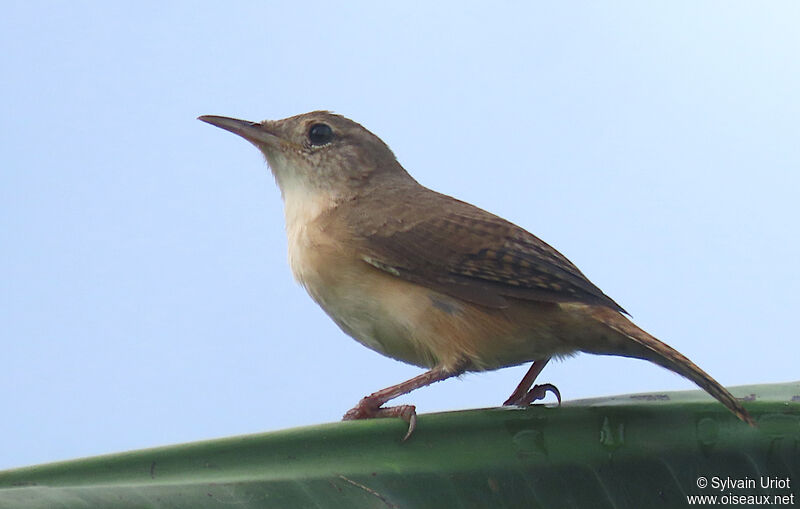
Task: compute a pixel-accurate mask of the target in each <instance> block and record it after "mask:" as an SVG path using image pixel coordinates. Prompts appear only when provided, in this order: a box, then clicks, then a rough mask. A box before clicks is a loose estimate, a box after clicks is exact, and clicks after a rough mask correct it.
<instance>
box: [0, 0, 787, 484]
mask: <svg viewBox="0 0 800 509" xmlns="http://www.w3.org/2000/svg"><path fill="white" fill-rule="evenodd" d="M294 5H297V7H289V6H288V3H286V5H277V6H270V5H268V4H266V3H264V2H223V3H211V2H207V3H203V2H171V3H170V2H135V3H132V4H130V3H129V4H125V5H122V4H118V3H114V2H103V3H101V2H66V3H65V2H12V3H6V4H5V5H4V9H3V16H2V20H0V47H1V48H2V51H0V69H2V79H0V118H2V120H1V121H0V129H1V130H2V131H1V132H0V342H1V343H0V346H1V347H2V350H1V351H2V353H1V354H0V355H2V357H1V358H2V366H3V367H2V369H1V370H0V387H2V391H3V401H4V405H3V406H4V409H5V411H4V412H2V415H3V416H2V419H0V451H2V452H0V468H6V467H14V466H21V465H25V464H31V463H40V462H46V461H52V460H59V459H68V458H74V457H79V456H86V455H94V454H100V453H107V452H116V451H123V450H128V449H135V448H142V447H149V446H156V445H163V444H171V443H179V442H188V441H194V440H198V439H205V438H213V437H222V436H230V435H236V434H243V433H253V432H260V431H267V430H275V429H281V428H286V427H293V426H300V425H306V424H315V423H321V422H328V421H333V420H337V419H339V418H340V417H341V415H342V414H343V413H344V412H345V411H346V410H347V409H349V408H350V407H351V406H353V405H354V404H355V403H356V402H357V401H358V399H359V398H360V397H362V396H363V395H365V394H367V393H369V392H372V391H373V390H376V389H380V388H382V387H385V386H387V385H390V384H393V383H396V382H400V381H402V380H404V379H406V378H409V377H411V376H413V375H415V374H417V373H419V372H420V370H419V369H418V368H414V367H411V366H406V365H402V364H400V363H398V362H396V361H393V360H390V359H386V358H383V357H380V356H379V355H378V354H375V353H373V352H372V351H369V350H367V349H365V348H363V347H362V346H360V345H359V344H357V343H356V342H355V341H353V340H351V339H350V338H348V337H347V336H345V335H344V334H343V333H342V332H340V331H339V330H338V329H337V327H336V326H335V325H334V324H333V323H332V322H330V321H329V320H328V318H327V317H326V316H325V315H324V313H323V312H322V311H321V310H320V309H318V308H317V307H316V305H315V304H314V303H313V302H312V301H311V300H310V299H309V298H308V297H307V296H306V294H305V292H304V291H303V290H302V289H301V288H300V287H299V286H297V285H296V284H295V283H294V282H293V281H292V278H291V275H290V272H289V268H288V265H287V262H286V241H285V238H284V232H283V216H282V206H281V203H280V195H279V193H278V191H277V189H276V187H275V185H274V183H273V180H272V177H271V176H270V174H269V171H268V169H267V167H266V165H265V164H264V163H263V160H262V157H261V156H260V155H259V154H258V152H257V151H256V150H255V149H254V148H252V147H251V146H250V145H249V144H247V143H245V142H244V141H242V140H241V139H238V138H237V137H235V136H233V135H231V134H229V133H226V132H223V131H221V130H219V129H215V128H213V127H211V126H209V125H206V124H203V123H201V122H198V121H197V120H195V117H197V116H198V115H201V114H217V115H227V116H236V117H241V118H247V119H251V120H261V119H264V118H282V117H286V116H289V115H294V114H297V113H302V112H305V111H309V110H314V109H330V110H334V111H336V112H338V113H342V114H344V115H346V116H348V117H351V118H353V119H355V120H357V121H359V122H361V123H362V124H363V125H365V126H366V127H367V128H368V129H370V130H372V131H373V132H375V133H376V134H378V135H379V136H381V137H382V138H383V139H384V140H385V141H386V142H387V143H388V144H389V145H390V146H391V147H392V148H393V150H394V151H395V153H396V154H397V156H398V158H399V160H400V161H401V163H403V164H404V165H405V167H406V168H407V169H408V170H409V171H410V172H411V173H412V174H413V175H414V176H415V177H416V178H417V179H418V180H420V181H421V182H422V183H424V184H426V185H428V186H430V187H433V188H434V189H437V190H439V191H442V192H445V193H447V194H451V195H454V196H457V197H459V198H461V199H465V200H468V201H471V202H473V203H476V204H477V205H480V206H482V207H484V208H486V209H489V210H491V211H492V212H495V213H497V214H500V215H502V216H504V217H506V218H508V219H510V220H512V221H514V222H516V223H517V224H519V225H521V226H523V227H525V228H526V229H528V230H530V231H531V232H533V233H535V234H537V235H538V236H540V237H541V238H543V239H544V240H546V241H547V242H549V243H550V244H552V245H554V246H555V247H556V248H558V249H559V250H561V251H562V252H563V253H564V254H565V255H567V256H568V257H569V258H570V259H571V260H572V261H573V262H575V263H576V264H577V265H578V266H579V267H580V268H581V269H582V270H583V271H584V272H585V273H586V274H587V275H588V276H589V277H590V278H591V279H592V280H593V281H594V283H596V284H597V285H598V286H600V287H601V288H602V289H603V290H604V291H605V292H606V293H608V294H609V295H611V296H612V297H613V298H614V299H615V300H617V301H618V302H619V303H620V304H621V305H622V306H624V307H625V308H626V309H627V310H628V311H630V312H631V314H632V315H633V317H634V319H635V320H636V322H637V323H639V324H640V325H641V326H642V327H644V328H646V329H648V330H649V331H650V332H652V333H653V334H655V335H656V336H658V337H660V338H661V339H663V340H664V341H666V342H668V343H669V344H671V345H673V346H674V347H676V348H677V349H678V350H680V351H681V352H683V353H684V354H686V355H687V356H689V357H690V358H691V359H693V360H694V361H695V362H696V363H697V364H699V365H700V366H701V367H703V368H704V369H705V370H707V371H708V372H710V373H711V374H712V375H713V376H714V377H715V378H717V379H718V380H719V381H720V382H721V383H723V384H725V385H737V384H751V383H761V382H782V381H790V380H797V379H798V378H800V376H799V375H798V368H797V359H798V358H800V346H799V343H798V339H797V338H798V337H797V333H796V332H795V329H794V324H795V322H796V317H797V309H798V293H799V292H800V284H799V283H798V281H800V278H799V277H798V276H799V275H800V274H799V272H800V271H799V270H798V259H800V241H798V232H797V223H798V217H799V216H800V213H799V212H800V206H798V191H799V190H800V177H798V170H800V148H798V147H800V121H799V120H798V119H800V95H799V94H798V90H800V57H798V55H800V32H798V30H797V27H798V26H800V7H798V4H797V3H796V2H770V3H753V2H694V1H692V2H688V1H686V2H662V3H658V4H653V3H650V2H647V3H643V2H628V3H626V2H613V3H611V2H609V3H599V2H585V3H580V2H578V3H574V2H570V3H569V5H568V6H567V5H566V4H561V3H559V4H555V3H552V2H550V3H543V2H540V3H525V4H523V3H521V2H518V3H500V4H498V5H496V6H493V7H491V8H489V7H487V6H486V5H485V3H481V4H478V3H469V4H465V3H463V2H452V3H447V2H442V3H437V5H436V6H430V5H428V4H427V3H419V4H416V5H414V4H405V5H398V4H397V3H394V4H392V5H388V4H384V3H381V4H380V5H379V4H376V3H373V2H363V3H352V4H347V5H342V3H340V2H337V3H332V2H314V1H305V2H302V3H299V4H294ZM525 369H526V367H517V368H512V369H506V370H502V371H499V372H494V373H490V374H481V375H468V376H466V377H465V378H464V379H463V380H461V381H457V380H453V381H448V382H444V383H441V384H437V385H436V386H434V387H431V388H427V389H423V390H421V391H419V392H417V393H413V394H412V395H410V396H409V397H406V398H404V399H403V401H407V402H413V403H415V404H417V406H418V410H419V411H420V412H421V413H425V412H432V411H439V410H446V409H461V408H474V407H486V406H495V405H498V404H500V403H501V402H502V401H503V400H504V399H505V398H506V397H507V396H508V394H509V393H510V391H511V390H512V389H513V388H514V386H515V385H516V383H517V382H518V379H519V378H520V377H521V376H522V374H523V373H524V371H525ZM541 380H542V381H547V382H552V383H554V384H556V385H557V386H558V387H559V388H560V389H561V392H562V394H563V395H564V397H565V398H567V399H574V398H582V397H589V396H600V395H608V394H615V393H625V392H642V391H651V390H675V389H691V388H693V387H694V386H693V385H692V384H691V383H690V382H688V381H686V380H683V379H681V378H680V377H678V376H676V375H673V374H671V373H669V372H667V371H665V370H663V369H661V368H659V367H656V366H653V365H650V364H648V363H645V362H642V361H636V360H629V359H620V358H611V357H595V356H588V355H581V356H578V357H576V358H572V359H569V360H567V361H565V362H560V363H555V364H551V365H550V366H548V367H547V369H546V370H545V371H544V373H543V374H542V375H541Z"/></svg>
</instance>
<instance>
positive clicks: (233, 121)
mask: <svg viewBox="0 0 800 509" xmlns="http://www.w3.org/2000/svg"><path fill="white" fill-rule="evenodd" d="M197 120H202V121H203V122H205V123H207V124H211V125H213V126H216V127H219V128H220V129H225V130H226V131H230V132H232V133H233V134H238V135H239V136H241V137H242V138H244V139H246V140H247V141H249V142H251V143H255V144H258V145H263V144H266V145H273V146H274V145H275V144H276V143H278V142H279V140H280V138H278V137H277V136H275V135H274V134H272V133H270V132H269V131H267V130H266V128H265V127H264V124H261V123H259V122H250V121H249V120H239V119H238V118H230V117H218V116H216V115H202V116H200V117H197Z"/></svg>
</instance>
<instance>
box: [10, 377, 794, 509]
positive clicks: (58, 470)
mask: <svg viewBox="0 0 800 509" xmlns="http://www.w3.org/2000/svg"><path fill="white" fill-rule="evenodd" d="M733 393H734V394H735V395H737V396H739V397H745V398H746V400H747V402H746V406H747V409H748V410H749V411H750V412H751V413H752V414H753V416H754V417H755V418H756V419H757V422H758V428H757V429H754V428H751V427H749V426H747V425H746V424H744V423H742V422H740V421H738V420H736V419H735V418H734V417H733V416H732V415H731V414H730V413H729V412H728V411H727V410H726V409H725V408H724V407H723V406H722V405H720V404H719V403H717V402H716V401H714V400H712V399H711V398H710V397H708V396H707V395H705V394H704V393H702V392H701V391H687V392H667V393H659V394H655V393H654V394H646V395H644V394H639V395H626V396H617V397H612V398H600V399H591V400H582V401H573V402H567V403H565V404H564V405H563V406H561V407H559V408H553V407H545V406H539V405H537V406H533V407H530V408H526V409H509V408H492V409H482V410H468V411H460V412H444V413H438V414H427V415H421V416H420V417H419V421H418V424H417V430H416V431H415V432H414V435H413V436H412V437H411V438H410V439H409V440H408V441H407V442H402V441H401V438H402V437H403V434H404V433H405V429H406V425H405V423H403V422H401V421H399V420H397V419H377V420H370V421H355V422H343V423H333V424H324V425H319V426H309V427H304V428H297V429H290V430H284V431H277V432H272V433H264V434H259V435H250V436H242V437H233V438H225V439H220V440H212V441H206V442H198V443H192V444H185V445H176V446H170V447H162V448H157V449H147V450H142V451H134V452H127V453H121V454H113V455H108V456H100V457H94V458H88V459H80V460H74V461H67V462H61V463H54V464H48V465H41V466H34V467H27V468H20V469H16V470H9V471H5V472H0V507H2V508H15V509H29V508H47V509H52V508H77V507H105V508H116V507H120V508H122V507H124V508H133V507H137V508H138V507H152V508H160V507H170V508H183V507H187V508H189V507H191V508H201V507H241V508H256V507H258V508H263V507H275V508H289V507H291V508H293V507H325V508H329V507H331V508H336V507H341V508H355V507H377V508H386V507H398V508H400V507H402V508H405V507H436V508H440V507H465V508H471V507H526V508H536V507H542V508H545V507H546V508H550V507H591V508H605V507H608V508H612V507H613V508H626V507H630V508H643V507H681V508H685V507H686V506H687V505H688V503H687V498H686V497H687V496H688V495H716V496H718V497H722V496H725V494H726V493H727V494H728V495H734V496H744V497H747V496H752V497H755V496H770V497H772V496H781V497H782V496H786V497H789V496H794V497H795V498H794V499H793V500H794V503H795V504H800V494H798V493H799V489H798V485H800V383H798V382H795V383H787V384H778V385H755V386H745V387H738V388H734V389H733ZM701 477H703V478H705V479H706V480H707V482H708V483H709V484H708V486H706V487H705V488H701V487H698V479H700V478H701ZM715 477H716V478H718V479H719V480H720V482H722V481H724V480H725V479H726V478H727V479H730V480H741V481H743V482H744V483H745V484H747V480H752V481H754V482H755V484H756V487H755V488H753V489H749V488H746V487H738V488H737V487H730V486H729V487H728V488H724V487H723V488H722V489H720V488H719V487H714V486H713V484H712V483H713V482H714V478H715ZM762 477H763V478H764V479H766V480H769V479H773V480H775V482H774V483H773V484H774V485H773V486H772V487H770V488H761V487H759V486H760V483H761V481H762ZM783 479H788V481H789V486H785V485H782V484H781V483H779V482H777V480H783ZM700 484H702V481H701V482H700ZM743 500H746V499H743ZM786 500H787V505H788V500H789V499H788V498H787V499H786ZM717 505H732V504H723V503H722V502H720V501H718V502H717Z"/></svg>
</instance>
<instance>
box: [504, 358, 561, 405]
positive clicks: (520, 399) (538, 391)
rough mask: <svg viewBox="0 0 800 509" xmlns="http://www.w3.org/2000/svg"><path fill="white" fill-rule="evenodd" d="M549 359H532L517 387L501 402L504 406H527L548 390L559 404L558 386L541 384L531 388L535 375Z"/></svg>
mask: <svg viewBox="0 0 800 509" xmlns="http://www.w3.org/2000/svg"><path fill="white" fill-rule="evenodd" d="M549 360H550V358H549V357H546V358H544V359H538V360H535V361H533V364H532V365H531V367H530V369H529V370H528V372H527V373H525V376H524V377H522V380H521V381H520V383H519V385H517V388H516V389H514V392H513V393H511V396H509V397H508V399H507V400H506V401H505V402H504V403H503V405H504V406H510V405H518V406H527V405H530V404H531V403H533V402H534V401H536V400H539V399H544V397H545V396H546V395H547V392H548V391H550V392H552V393H553V395H555V397H556V399H558V404H559V405H560V404H561V393H560V392H559V391H558V388H557V387H556V386H555V385H553V384H541V385H534V386H533V388H532V389H531V385H533V382H534V381H535V380H536V377H537V376H539V373H541V372H542V370H543V369H544V367H545V366H546V365H547V363H548V361H549Z"/></svg>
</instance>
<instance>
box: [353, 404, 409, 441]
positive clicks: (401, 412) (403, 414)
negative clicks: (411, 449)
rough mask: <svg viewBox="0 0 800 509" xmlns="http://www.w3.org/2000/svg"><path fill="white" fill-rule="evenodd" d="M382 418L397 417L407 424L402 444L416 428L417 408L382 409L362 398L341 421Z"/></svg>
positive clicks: (395, 407) (405, 406)
mask: <svg viewBox="0 0 800 509" xmlns="http://www.w3.org/2000/svg"><path fill="white" fill-rule="evenodd" d="M383 417H399V418H401V419H403V420H404V421H405V422H406V423H408V431H407V432H406V434H405V436H404V437H403V442H405V441H406V440H408V438H409V437H410V436H411V433H413V432H414V429H415V428H416V427H417V408H416V407H415V406H414V405H398V406H388V407H382V406H380V405H379V404H376V402H375V401H373V400H371V399H370V398H369V397H366V398H363V399H362V400H361V401H359V402H358V405H356V406H354V407H353V408H351V409H350V410H348V411H347V413H346V414H344V417H342V420H343V421H354V420H356V419H376V418H383Z"/></svg>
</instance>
